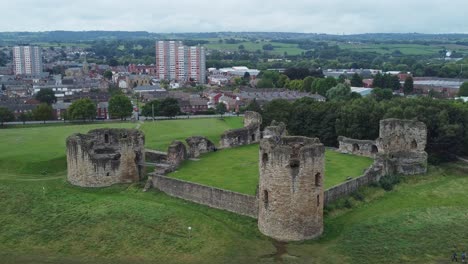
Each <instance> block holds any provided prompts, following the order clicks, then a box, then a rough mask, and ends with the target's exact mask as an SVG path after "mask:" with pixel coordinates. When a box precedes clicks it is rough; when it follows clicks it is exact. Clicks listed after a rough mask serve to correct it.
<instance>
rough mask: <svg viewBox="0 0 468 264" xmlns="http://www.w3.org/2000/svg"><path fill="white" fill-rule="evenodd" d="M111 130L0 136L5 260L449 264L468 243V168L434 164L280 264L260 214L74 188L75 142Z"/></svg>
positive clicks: (126, 190) (337, 216)
mask: <svg viewBox="0 0 468 264" xmlns="http://www.w3.org/2000/svg"><path fill="white" fill-rule="evenodd" d="M167 122H173V121H167ZM161 123H162V122H161ZM102 126H103V124H99V125H86V126H78V125H76V126H55V127H53V126H50V127H43V128H42V127H34V128H12V129H1V130H0V150H1V151H0V263H7V264H8V263H48V264H50V263H278V262H282V263H364V264H366V263H447V262H449V256H450V254H451V250H453V249H456V250H457V251H458V252H459V253H460V252H461V251H462V250H466V249H467V248H468V236H467V234H468V225H466V219H467V217H468V195H466V186H468V166H467V165H461V164H450V165H444V166H441V167H437V168H436V167H431V168H430V173H429V174H428V175H425V176H411V177H407V178H405V180H404V181H403V182H402V183H401V184H400V185H398V186H396V188H395V189H394V190H393V191H391V192H385V191H383V190H382V189H381V188H378V187H369V188H366V189H364V190H363V191H362V193H363V194H364V197H365V200H364V201H357V200H355V199H354V198H350V199H349V200H350V202H351V204H352V205H353V207H352V208H351V209H348V208H341V209H335V210H333V211H330V212H329V213H328V214H327V215H326V217H325V233H324V235H323V236H322V237H321V238H320V239H319V240H314V241H306V242H302V243H290V244H288V245H287V252H288V253H289V255H288V256H283V258H282V259H281V260H275V257H274V253H275V252H276V250H275V247H274V246H273V243H272V241H271V240H270V239H269V238H267V237H265V236H263V235H261V234H260V232H259V231H258V228H257V223H256V221H255V220H254V219H251V218H248V217H243V216H238V215H235V214H233V213H229V212H224V211H221V210H216V209H212V208H208V207H205V206H200V205H196V204H193V203H190V202H186V201H183V200H180V199H175V198H171V197H169V196H167V195H165V194H163V193H160V192H156V191H150V192H147V193H143V192H142V191H141V187H142V185H141V184H133V185H117V186H113V187H110V188H99V189H85V188H78V187H73V186H71V185H70V184H68V183H67V182H66V176H65V175H66V172H65V168H66V167H64V165H65V164H64V163H62V162H61V161H60V160H61V159H62V160H63V159H64V157H65V149H64V147H65V142H64V140H65V138H66V137H67V136H68V135H69V134H71V133H72V132H78V131H81V132H85V131H87V130H89V129H92V128H96V127H102ZM106 126H107V125H106ZM108 126H112V127H134V126H135V124H133V123H122V124H115V123H114V124H108ZM152 137H153V136H152V135H147V139H148V140H151V138H152ZM149 142H151V141H149ZM155 142H156V141H155ZM154 144H155V145H156V144H161V145H163V144H165V143H154ZM327 159H328V157H327ZM337 204H339V203H337ZM189 226H190V227H192V231H191V233H189V232H188V227H189Z"/></svg>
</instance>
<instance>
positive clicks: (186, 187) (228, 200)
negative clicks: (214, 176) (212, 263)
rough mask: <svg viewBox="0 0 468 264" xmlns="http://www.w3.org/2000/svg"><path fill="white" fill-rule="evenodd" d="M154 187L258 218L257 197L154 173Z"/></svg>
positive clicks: (170, 193)
mask: <svg viewBox="0 0 468 264" xmlns="http://www.w3.org/2000/svg"><path fill="white" fill-rule="evenodd" d="M152 184H153V187H154V188H156V189H158V190H160V191H162V192H164V193H166V194H168V195H170V196H174V197H178V198H181V199H184V200H188V201H191V202H194V203H198V204H203V205H207V206H209V207H213V208H217V209H222V210H226V211H230V212H233V213H237V214H240V215H245V216H250V217H253V218H257V216H258V208H257V197H255V196H251V195H246V194H241V193H236V192H231V191H228V190H223V189H218V188H214V187H210V186H205V185H201V184H197V183H193V182H187V181H182V180H179V179H174V178H169V177H166V176H162V175H154V174H153V175H152Z"/></svg>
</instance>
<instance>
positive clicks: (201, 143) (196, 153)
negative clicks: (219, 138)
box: [185, 136, 216, 158]
mask: <svg viewBox="0 0 468 264" xmlns="http://www.w3.org/2000/svg"><path fill="white" fill-rule="evenodd" d="M185 142H187V145H188V147H189V150H188V153H189V157H190V158H198V157H200V155H201V154H203V153H207V152H212V151H215V150H216V147H215V145H214V144H213V142H211V141H210V140H209V139H207V138H205V137H201V136H193V137H189V138H187V139H186V140H185Z"/></svg>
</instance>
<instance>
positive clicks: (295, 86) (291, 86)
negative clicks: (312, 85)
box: [286, 80, 304, 91]
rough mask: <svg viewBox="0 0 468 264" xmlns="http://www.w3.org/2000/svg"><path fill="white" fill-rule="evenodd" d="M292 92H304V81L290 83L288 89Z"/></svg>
mask: <svg viewBox="0 0 468 264" xmlns="http://www.w3.org/2000/svg"><path fill="white" fill-rule="evenodd" d="M286 88H288V89H291V90H296V91H303V90H304V81H303V80H292V81H290V82H289V83H288V86H287V87H286Z"/></svg>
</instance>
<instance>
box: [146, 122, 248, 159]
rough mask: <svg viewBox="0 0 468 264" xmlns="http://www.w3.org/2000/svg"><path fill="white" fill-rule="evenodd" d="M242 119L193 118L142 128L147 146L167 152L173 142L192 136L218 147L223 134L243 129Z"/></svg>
mask: <svg viewBox="0 0 468 264" xmlns="http://www.w3.org/2000/svg"><path fill="white" fill-rule="evenodd" d="M242 122H243V121H242V118H241V117H225V118H224V119H222V120H220V119H218V118H202V119H200V118H192V119H175V120H166V121H155V122H152V121H147V122H145V123H144V124H143V125H142V126H141V130H143V132H145V135H146V146H147V147H148V148H150V149H157V150H163V151H165V150H167V147H168V146H169V145H170V144H171V142H172V141H173V140H181V141H182V142H185V139H186V138H188V137H190V136H205V137H207V138H208V139H210V140H211V141H212V142H213V143H215V145H218V143H219V140H220V138H221V134H222V133H223V132H224V131H226V130H228V129H232V128H239V127H242V126H243V125H242Z"/></svg>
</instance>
